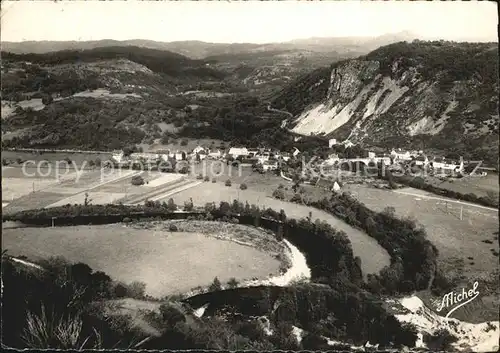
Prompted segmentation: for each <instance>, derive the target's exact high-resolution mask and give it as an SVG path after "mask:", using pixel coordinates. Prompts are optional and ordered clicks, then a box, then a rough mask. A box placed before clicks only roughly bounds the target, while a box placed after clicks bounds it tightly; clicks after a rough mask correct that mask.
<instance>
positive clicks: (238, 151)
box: [228, 147, 248, 158]
mask: <svg viewBox="0 0 500 353" xmlns="http://www.w3.org/2000/svg"><path fill="white" fill-rule="evenodd" d="M228 155H230V156H233V157H234V158H236V157H239V156H242V157H246V156H248V150H247V148H246V147H231V148H230V149H229V152H228Z"/></svg>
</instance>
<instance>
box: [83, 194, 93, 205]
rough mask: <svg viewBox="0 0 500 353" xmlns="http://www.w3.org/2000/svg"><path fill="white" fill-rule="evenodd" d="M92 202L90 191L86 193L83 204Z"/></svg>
mask: <svg viewBox="0 0 500 353" xmlns="http://www.w3.org/2000/svg"><path fill="white" fill-rule="evenodd" d="M91 202H92V199H91V198H90V197H89V193H88V192H86V193H85V200H83V205H84V206H88V205H90V203H91Z"/></svg>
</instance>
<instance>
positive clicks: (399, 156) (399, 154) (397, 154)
mask: <svg viewBox="0 0 500 353" xmlns="http://www.w3.org/2000/svg"><path fill="white" fill-rule="evenodd" d="M391 157H392V158H394V160H401V161H409V160H411V153H410V152H408V151H402V150H401V149H399V150H398V151H396V150H394V149H392V151H391Z"/></svg>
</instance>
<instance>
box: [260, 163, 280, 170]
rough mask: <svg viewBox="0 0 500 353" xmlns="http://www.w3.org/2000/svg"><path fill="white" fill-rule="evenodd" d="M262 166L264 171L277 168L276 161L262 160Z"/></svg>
mask: <svg viewBox="0 0 500 353" xmlns="http://www.w3.org/2000/svg"><path fill="white" fill-rule="evenodd" d="M262 168H263V169H264V171H265V172H267V171H269V170H271V171H272V170H277V169H278V162H277V161H269V160H267V161H264V163H262Z"/></svg>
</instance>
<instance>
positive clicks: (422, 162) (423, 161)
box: [415, 155, 429, 167]
mask: <svg viewBox="0 0 500 353" xmlns="http://www.w3.org/2000/svg"><path fill="white" fill-rule="evenodd" d="M428 164H429V158H427V156H423V155H420V156H417V158H415V165H418V166H424V167H425V166H427V165H428Z"/></svg>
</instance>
